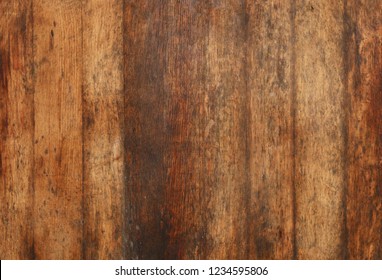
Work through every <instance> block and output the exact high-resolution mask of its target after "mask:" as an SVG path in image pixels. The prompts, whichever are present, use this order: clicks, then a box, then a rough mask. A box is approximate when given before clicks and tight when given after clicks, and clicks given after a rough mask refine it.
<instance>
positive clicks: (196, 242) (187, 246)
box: [125, 1, 247, 259]
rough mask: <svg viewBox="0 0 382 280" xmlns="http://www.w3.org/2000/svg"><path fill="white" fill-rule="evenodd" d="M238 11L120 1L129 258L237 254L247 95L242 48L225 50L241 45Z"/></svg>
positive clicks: (241, 240) (232, 6)
mask: <svg viewBox="0 0 382 280" xmlns="http://www.w3.org/2000/svg"><path fill="white" fill-rule="evenodd" d="M243 11H244V7H243V6H242V5H241V4H240V3H235V2H234V1H231V2H228V3H221V4H219V3H217V4H216V5H215V4H211V5H206V4H205V3H204V1H195V2H189V1H181V2H177V1H169V2H167V3H161V4H160V5H158V4H156V5H154V4H151V2H149V1H148V2H144V3H142V2H139V3H137V2H135V1H131V2H129V3H128V5H127V6H126V10H125V26H126V28H125V30H126V37H125V39H126V40H127V41H126V49H125V54H126V57H125V61H126V62H125V64H126V67H127V68H126V69H125V75H126V78H125V82H126V86H127V88H126V103H125V107H126V108H127V111H126V120H125V123H126V129H127V135H126V153H127V160H126V161H127V165H128V179H127V182H128V183H127V184H128V190H129V191H128V193H127V200H128V203H127V205H128V206H129V207H130V208H128V215H129V228H128V232H129V233H128V234H129V243H130V246H131V248H130V251H131V254H132V255H133V256H134V257H136V258H182V259H187V258H227V257H230V256H231V257H235V256H237V257H241V258H242V257H243V256H244V254H246V252H245V251H243V250H241V249H240V248H241V247H243V246H244V244H246V242H247V238H246V236H245V234H246V231H245V229H246V227H245V225H244V224H243V223H240V218H241V217H242V216H243V214H244V211H245V209H244V208H242V207H241V205H242V203H243V199H244V196H245V194H244V193H243V192H242V188H243V187H244V185H245V183H246V176H245V174H244V173H245V164H246V160H245V145H246V138H245V135H244V134H243V128H242V127H241V126H240V123H241V122H242V121H244V119H245V118H244V116H245V113H246V112H245V111H244V112H243V111H240V108H242V106H243V105H244V104H245V97H246V95H245V83H244V80H243V79H240V74H242V73H243V71H244V68H243V64H242V59H243V53H239V54H237V53H236V52H235V51H234V45H235V44H242V43H243V32H242V31H241V28H242V23H243V18H242V16H243ZM228 18H234V20H233V21H231V20H228ZM206 26H210V29H209V30H205V27H206ZM238 57H239V59H237V58H238ZM235 71H237V73H236V72H235ZM238 78H239V79H238ZM230 116H233V118H231V117H230ZM129 128H130V129H129ZM243 135H244V137H242V136H243ZM207 221H209V222H207Z"/></svg>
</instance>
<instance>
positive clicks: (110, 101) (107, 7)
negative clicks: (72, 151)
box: [83, 0, 124, 259]
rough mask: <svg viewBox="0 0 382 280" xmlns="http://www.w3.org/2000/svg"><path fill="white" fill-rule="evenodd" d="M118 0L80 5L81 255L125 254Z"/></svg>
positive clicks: (93, 0)
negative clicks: (81, 50)
mask: <svg viewBox="0 0 382 280" xmlns="http://www.w3.org/2000/svg"><path fill="white" fill-rule="evenodd" d="M122 13H123V9H122V1H121V0H115V1H102V0H88V1H85V2H84V11H83V27H84V33H83V73H84V76H83V85H84V96H83V102H84V103H83V122H84V127H83V130H84V135H83V137H84V138H83V141H84V142H83V145H84V200H85V201H84V222H85V224H84V226H85V227H84V248H83V249H84V258H86V259H121V258H123V257H124V244H123V233H124V229H123V227H124V215H123V211H124V210H123V203H124V165H123V162H124V152H123V129H124V121H123V118H124V117H123V44H122V42H123V34H122Z"/></svg>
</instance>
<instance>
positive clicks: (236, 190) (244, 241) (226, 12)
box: [204, 1, 251, 259]
mask: <svg viewBox="0 0 382 280" xmlns="http://www.w3.org/2000/svg"><path fill="white" fill-rule="evenodd" d="M243 4H244V3H241V2H239V1H225V2H221V1H216V2H213V3H211V8H210V9H211V10H210V15H209V18H210V22H209V27H208V44H207V58H206V59H207V82H206V86H205V87H206V89H207V94H208V95H207V98H208V99H207V100H206V102H205V106H206V108H207V109H208V111H207V112H208V113H209V114H208V115H207V118H208V122H210V123H213V124H214V126H213V127H211V128H209V130H210V131H209V134H210V136H209V137H210V140H209V141H210V142H211V144H212V146H211V147H210V149H209V150H207V152H208V153H209V154H210V157H211V159H210V162H211V165H212V168H213V169H212V170H213V173H212V174H211V177H212V180H213V181H212V182H213V184H212V186H211V187H210V188H209V189H208V190H206V192H207V197H208V204H207V206H204V207H208V208H209V209H210V213H209V216H210V217H209V222H208V224H207V236H208V241H209V246H210V247H211V248H210V250H209V252H208V255H207V258H210V259H230V258H233V259H243V258H247V257H248V253H249V252H248V248H249V247H248V246H249V244H248V242H249V241H250V236H249V233H248V225H247V223H248V222H250V219H251V217H248V212H247V211H248V207H250V205H249V203H250V201H249V197H250V185H249V181H248V176H247V175H248V174H247V172H248V166H249V165H248V160H247V158H246V152H247V151H248V146H247V143H248V141H247V136H248V129H249V127H248V123H247V121H246V120H247V117H248V110H247V109H248V107H247V106H246V104H247V102H248V96H247V94H246V77H245V70H246V69H245V64H244V59H245V35H246V34H245V30H246V29H245V28H246V24H247V22H246V21H247V17H246V16H247V14H246V10H245V9H246V6H245V5H243ZM206 155H207V156H208V154H207V153H206Z"/></svg>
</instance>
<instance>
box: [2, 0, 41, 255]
mask: <svg viewBox="0 0 382 280" xmlns="http://www.w3.org/2000/svg"><path fill="white" fill-rule="evenodd" d="M0 11H1V17H0V211H1V212H0V215H1V220H0V244H1V245H0V259H33V258H34V257H35V256H34V251H33V250H34V249H33V217H32V212H33V211H32V207H33V184H31V182H32V181H33V179H32V178H33V133H34V128H33V73H32V69H33V68H32V58H33V50H32V23H33V18H32V14H31V1H1V2H0Z"/></svg>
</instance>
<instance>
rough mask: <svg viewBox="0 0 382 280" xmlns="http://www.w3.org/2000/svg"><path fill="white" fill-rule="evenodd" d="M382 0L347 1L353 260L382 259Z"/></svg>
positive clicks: (349, 225)
mask: <svg viewBox="0 0 382 280" xmlns="http://www.w3.org/2000/svg"><path fill="white" fill-rule="evenodd" d="M380 11H382V3H381V1H364V0H361V1H355V0H348V1H345V13H344V24H345V33H344V35H345V37H344V55H345V65H344V71H345V72H346V79H347V80H346V86H347V92H348V105H349V112H348V126H349V128H348V142H349V149H348V161H347V164H348V174H349V176H348V186H349V187H348V191H347V207H346V211H347V230H348V248H347V249H348V257H349V258H350V259H381V258H382V235H381V232H382V185H381V184H382V177H381V163H382V161H381V160H382V146H381V145H382V142H381V140H382V14H381V12H380Z"/></svg>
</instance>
